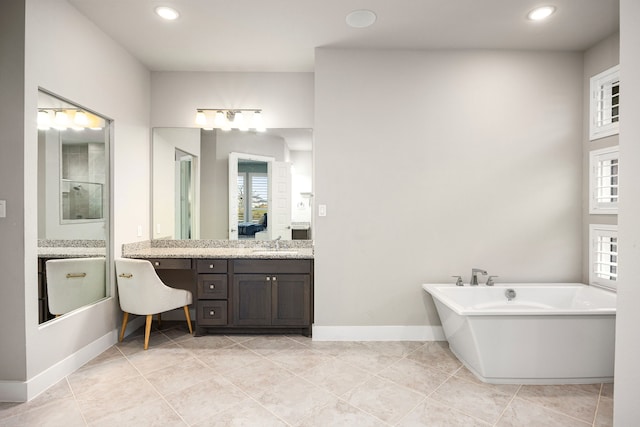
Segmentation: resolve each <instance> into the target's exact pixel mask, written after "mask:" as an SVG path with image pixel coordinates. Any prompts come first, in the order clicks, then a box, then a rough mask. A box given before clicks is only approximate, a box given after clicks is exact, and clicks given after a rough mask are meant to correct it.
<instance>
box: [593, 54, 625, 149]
mask: <svg viewBox="0 0 640 427" xmlns="http://www.w3.org/2000/svg"><path fill="white" fill-rule="evenodd" d="M616 82H617V83H618V87H619V82H620V65H616V66H614V67H611V68H609V69H608V70H605V71H603V72H601V73H600V74H597V75H595V76H593V77H591V79H590V80H589V140H590V141H593V140H595V139H600V138H604V137H605V136H610V135H616V134H618V133H619V122H618V121H615V122H609V123H605V124H599V121H600V120H599V117H598V115H599V113H600V111H601V110H600V106H599V104H601V103H602V102H604V101H603V99H602V97H601V94H602V91H603V88H606V87H609V88H610V87H612V86H613V85H614V83H616ZM612 98H613V97H612ZM609 101H610V100H609Z"/></svg>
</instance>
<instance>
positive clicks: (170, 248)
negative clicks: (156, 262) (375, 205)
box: [122, 240, 313, 259]
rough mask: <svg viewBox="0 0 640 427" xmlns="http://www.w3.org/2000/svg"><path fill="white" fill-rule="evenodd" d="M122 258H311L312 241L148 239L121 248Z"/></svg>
mask: <svg viewBox="0 0 640 427" xmlns="http://www.w3.org/2000/svg"><path fill="white" fill-rule="evenodd" d="M122 256H123V257H124V258H252V259H313V242H311V241H309V240H306V241H302V240H298V241H295V240H293V241H292V240H288V241H281V242H280V243H279V249H276V247H275V243H274V242H273V241H243V240H151V241H149V240H147V241H143V242H135V243H128V244H124V245H122Z"/></svg>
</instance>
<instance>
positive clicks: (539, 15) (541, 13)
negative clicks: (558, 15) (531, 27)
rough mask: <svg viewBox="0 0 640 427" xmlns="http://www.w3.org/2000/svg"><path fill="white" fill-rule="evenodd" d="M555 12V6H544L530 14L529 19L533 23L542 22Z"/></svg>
mask: <svg viewBox="0 0 640 427" xmlns="http://www.w3.org/2000/svg"><path fill="white" fill-rule="evenodd" d="M555 11H556V8H555V6H542V7H538V8H535V9H533V10H532V11H531V12H529V14H528V15H527V18H529V19H531V20H532V21H541V20H543V19H546V18H548V17H549V16H551V15H552V14H553V12H555Z"/></svg>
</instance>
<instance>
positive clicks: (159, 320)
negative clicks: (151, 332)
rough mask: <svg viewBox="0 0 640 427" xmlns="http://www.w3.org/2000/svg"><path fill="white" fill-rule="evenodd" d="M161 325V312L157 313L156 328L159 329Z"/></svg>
mask: <svg viewBox="0 0 640 427" xmlns="http://www.w3.org/2000/svg"><path fill="white" fill-rule="evenodd" d="M161 327H162V315H161V313H158V329H160V328H161Z"/></svg>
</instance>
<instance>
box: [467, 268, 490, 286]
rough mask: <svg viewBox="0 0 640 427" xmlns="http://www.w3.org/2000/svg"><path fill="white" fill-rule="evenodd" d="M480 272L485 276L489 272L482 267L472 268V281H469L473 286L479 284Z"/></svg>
mask: <svg viewBox="0 0 640 427" xmlns="http://www.w3.org/2000/svg"><path fill="white" fill-rule="evenodd" d="M478 273H480V274H482V275H483V276H486V275H487V272H486V271H485V270H483V269H481V268H472V269H471V281H470V282H469V284H470V285H471V286H478Z"/></svg>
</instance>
